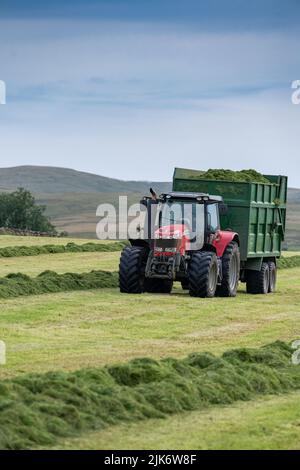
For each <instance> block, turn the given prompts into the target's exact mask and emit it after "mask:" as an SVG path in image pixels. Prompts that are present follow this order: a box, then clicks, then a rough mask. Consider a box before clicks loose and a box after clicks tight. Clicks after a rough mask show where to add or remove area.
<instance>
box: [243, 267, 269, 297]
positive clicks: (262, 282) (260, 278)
mask: <svg viewBox="0 0 300 470" xmlns="http://www.w3.org/2000/svg"><path fill="white" fill-rule="evenodd" d="M246 283H247V293H248V294H267V293H268V292H269V283H270V269H269V264H268V263H266V262H263V264H262V267H261V270H260V271H250V270H249V271H248V272H247V281H246Z"/></svg>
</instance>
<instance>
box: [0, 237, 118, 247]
mask: <svg viewBox="0 0 300 470" xmlns="http://www.w3.org/2000/svg"><path fill="white" fill-rule="evenodd" d="M88 241H91V242H93V243H111V242H110V241H109V240H97V239H95V240H94V239H93V240H87V239H86V238H84V239H81V238H71V237H70V238H69V237H68V238H64V237H23V236H14V235H0V248H3V247H7V246H42V245H67V243H70V242H73V243H76V244H77V245H83V244H84V243H87V242H88Z"/></svg>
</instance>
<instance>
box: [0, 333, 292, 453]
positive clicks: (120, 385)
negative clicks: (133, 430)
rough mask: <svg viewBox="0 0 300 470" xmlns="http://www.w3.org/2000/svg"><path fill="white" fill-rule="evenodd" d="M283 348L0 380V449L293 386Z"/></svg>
mask: <svg viewBox="0 0 300 470" xmlns="http://www.w3.org/2000/svg"><path fill="white" fill-rule="evenodd" d="M291 355H292V350H291V348H290V347H289V346H288V345H287V344H285V343H282V342H276V343H273V344H270V345H268V346H266V347H263V348H260V349H236V350H231V351H228V352H226V353H224V354H223V356H222V357H215V356H213V355H212V354H209V353H201V354H198V353H195V354H191V355H189V356H188V357H187V358H185V359H174V358H168V359H164V360H161V361H155V360H153V359H149V358H143V359H135V360H132V361H130V362H128V363H125V364H120V365H115V366H110V367H104V368H99V369H96V368H92V369H81V370H78V371H76V372H62V371H61V372H49V373H46V374H31V375H23V376H19V377H17V378H13V379H10V380H3V381H0V448H1V449H28V448H33V447H39V446H50V445H53V444H55V443H56V442H57V441H58V440H59V439H60V438H64V437H71V436H77V435H80V434H81V433H83V432H86V431H89V430H96V429H97V430H101V429H103V428H104V427H106V426H108V425H113V424H117V423H120V422H130V421H137V420H142V419H148V418H164V417H167V416H168V415H171V414H174V413H180V412H183V411H192V410H198V409H204V408H207V407H209V406H210V405H230V404H231V403H233V402H235V401H237V400H244V401H246V400H250V399H254V398H256V397H258V396H260V395H265V394H280V393H286V392H290V391H293V390H299V389H300V367H299V366H298V367H297V366H294V365H292V363H291Z"/></svg>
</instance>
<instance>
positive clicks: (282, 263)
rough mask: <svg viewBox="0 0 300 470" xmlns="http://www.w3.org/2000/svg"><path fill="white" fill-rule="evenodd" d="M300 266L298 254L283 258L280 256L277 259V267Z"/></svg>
mask: <svg viewBox="0 0 300 470" xmlns="http://www.w3.org/2000/svg"><path fill="white" fill-rule="evenodd" d="M299 267H300V256H299V255H297V256H289V257H288V258H285V257H284V256H282V257H281V258H280V259H279V260H278V268H279V269H287V268H299Z"/></svg>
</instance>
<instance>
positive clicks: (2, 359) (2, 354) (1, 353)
mask: <svg viewBox="0 0 300 470" xmlns="http://www.w3.org/2000/svg"><path fill="white" fill-rule="evenodd" d="M5 364H6V345H5V343H4V341H0V365H2V366H3V365H5Z"/></svg>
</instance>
